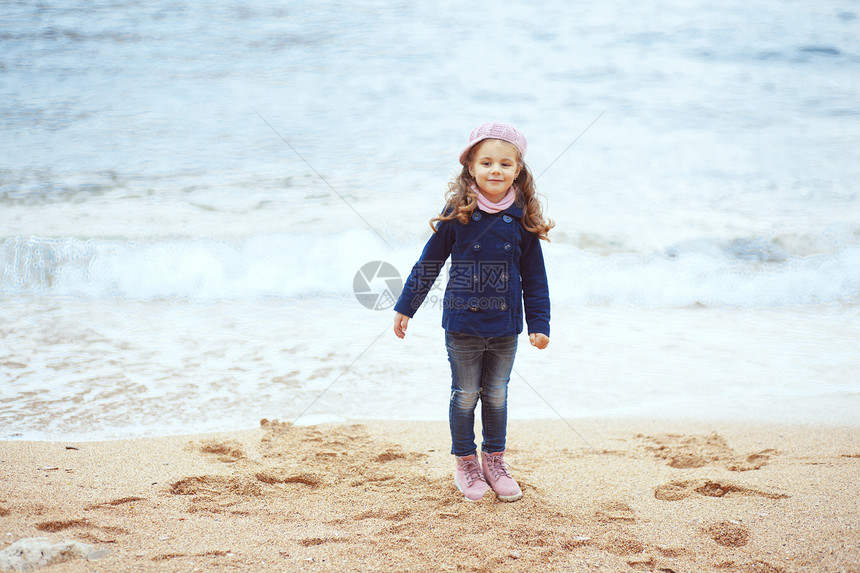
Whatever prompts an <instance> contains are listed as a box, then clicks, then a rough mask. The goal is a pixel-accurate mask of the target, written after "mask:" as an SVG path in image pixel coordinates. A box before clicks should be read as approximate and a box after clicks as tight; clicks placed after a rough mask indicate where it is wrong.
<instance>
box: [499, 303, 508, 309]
mask: <svg viewBox="0 0 860 573" xmlns="http://www.w3.org/2000/svg"><path fill="white" fill-rule="evenodd" d="M499 309H501V310H508V305H507V304H505V303H502V304H500V305H499Z"/></svg>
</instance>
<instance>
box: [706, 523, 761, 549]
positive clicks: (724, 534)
mask: <svg viewBox="0 0 860 573" xmlns="http://www.w3.org/2000/svg"><path fill="white" fill-rule="evenodd" d="M702 531H703V532H704V533H705V534H706V535H707V536H708V537H710V538H711V539H713V540H714V541H716V542H717V543H719V544H720V545H723V546H725V547H743V546H744V545H746V544H747V543H748V542H749V539H750V531H749V529H747V527H746V526H745V525H744V524H742V523H741V522H739V521H734V520H732V521H718V522H716V523H711V524H710V525H707V526H706V527H704V528H703V530H702Z"/></svg>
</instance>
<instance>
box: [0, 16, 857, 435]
mask: <svg viewBox="0 0 860 573" xmlns="http://www.w3.org/2000/svg"><path fill="white" fill-rule="evenodd" d="M0 12H2V17H0V47H2V49H1V50H0V102H2V105H0V130H2V131H0V133H2V138H0V337H2V338H0V437H2V438H10V437H14V438H47V439H59V438H66V437H78V438H86V439H97V438H107V437H123V436H140V435H156V434H165V433H179V432H194V431H204V430H227V429H237V428H245V427H249V426H252V425H254V424H255V423H256V422H257V420H258V419H259V418H261V417H273V418H281V419H285V420H295V421H297V422H299V423H302V422H305V423H307V422H312V421H318V420H331V419H347V418H399V419H444V418H445V417H446V415H447V401H448V385H449V383H450V382H449V379H448V365H447V360H446V357H445V352H444V347H443V342H442V336H441V329H440V328H439V320H440V310H439V308H438V296H439V295H440V294H441V292H442V291H441V288H442V287H441V282H440V285H438V286H437V288H436V289H434V291H433V292H431V296H430V297H429V298H428V302H427V304H426V306H425V308H422V309H421V310H420V311H419V313H418V314H417V315H416V317H415V319H414V320H413V321H411V322H410V330H409V334H408V336H407V338H406V339H405V340H403V341H400V340H397V339H396V338H394V336H393V334H392V333H391V328H390V323H391V319H392V311H391V302H392V297H393V296H396V294H397V293H396V289H397V284H398V281H399V280H401V279H402V278H404V277H405V276H406V274H408V272H409V269H410V267H411V265H412V264H413V263H414V261H415V260H416V258H417V257H418V255H419V253H420V250H421V248H422V245H423V243H424V241H425V240H426V239H427V237H428V236H429V233H430V227H429V226H428V220H429V219H430V218H431V217H432V216H433V215H434V214H435V213H437V212H438V211H439V209H441V207H442V203H443V194H444V191H445V188H446V182H447V181H448V180H449V179H450V178H451V177H452V176H453V175H455V174H456V172H457V171H458V167H459V165H458V164H457V160H456V158H457V156H458V154H459V152H460V150H461V148H462V147H463V145H464V144H465V142H466V139H467V135H468V132H469V131H470V130H471V128H472V127H474V126H475V125H477V124H479V123H483V122H484V121H489V120H501V121H508V122H510V123H513V124H515V125H516V126H517V127H519V128H520V129H521V130H522V131H523V132H524V133H525V134H526V135H527V137H528V138H529V148H528V153H527V161H528V163H529V166H530V168H531V169H532V171H533V173H534V175H535V176H536V177H537V183H538V189H539V191H540V192H541V194H542V197H543V198H542V200H543V203H544V206H545V208H546V212H547V214H548V215H549V216H550V217H551V218H552V219H553V220H554V221H555V222H556V227H555V229H554V230H553V231H552V232H551V234H550V237H551V239H552V242H551V243H545V244H544V254H545V257H546V261H547V269H548V274H549V280H550V290H551V295H552V302H553V321H552V333H551V344H550V347H549V349H547V350H546V351H543V352H540V351H537V350H536V349H533V348H530V347H529V346H528V342H527V339H526V338H525V337H524V336H523V337H522V338H521V339H520V352H519V355H518V358H517V365H516V366H515V373H514V376H513V377H512V381H511V401H510V411H511V416H513V417H520V418H541V417H555V416H561V417H564V418H566V419H575V418H577V417H583V416H600V415H648V416H661V415H662V416H668V415H680V414H686V415H702V416H704V415H708V414H713V413H714V412H715V411H718V412H721V413H723V414H725V415H732V416H743V417H746V418H751V419H764V418H768V417H770V418H778V419H781V420H793V421H796V420H797V419H798V415H799V412H800V411H801V410H804V411H806V410H809V407H808V406H809V405H812V404H822V405H823V406H822V407H821V408H819V410H818V411H820V412H821V415H820V416H818V417H817V418H816V417H815V416H812V417H809V415H808V414H807V417H806V418H803V419H806V420H812V421H820V420H823V419H825V418H826V419H834V418H833V416H835V419H836V420H837V421H838V422H840V423H842V422H846V423H858V422H860V414H858V409H857V407H858V405H860V400H858V397H860V380H858V375H857V372H858V371H860V310H858V309H860V306H859V305H858V300H860V184H858V183H857V182H858V181H860V40H858V38H860V10H858V8H857V6H856V4H855V3H853V2H850V1H847V0H843V1H838V0H834V1H830V2H824V3H818V4H816V5H815V6H812V5H810V4H808V3H802V2H780V3H774V2H765V1H755V2H724V3H718V4H714V3H706V2H677V1H668V0H667V1H663V2H657V3H650V4H647V5H642V4H641V3H637V2H633V1H618V2H610V3H604V4H601V5H588V6H586V5H576V4H571V3H567V2H561V1H547V2H540V3H531V4H529V5H527V6H526V5H521V4H509V5H508V4H499V5H494V6H493V8H492V9H491V10H488V9H487V8H486V7H483V8H482V7H479V6H467V5H462V4H460V3H450V4H442V5H440V4H438V3H437V4H433V5H427V6H424V5H421V4H417V5H413V4H408V3H394V2H359V3H340V2H317V3H302V2H287V1H273V2H265V3H263V2H259V3H241V2H226V1H213V2H207V3H199V4H198V3H188V4H184V3H177V2H166V1H164V2H162V1H158V0H156V1H153V2H147V3H119V2H116V3H99V2H96V3H93V2H76V1H66V2H43V3H40V4H32V3H27V2H6V3H3V4H1V5H0ZM368 263H374V264H371V265H369V266H366V265H368ZM381 263H388V265H390V267H385V268H393V269H394V270H395V273H394V275H391V274H389V275H384V274H380V273H379V270H380V269H381V268H383V267H382V265H381ZM442 281H444V277H443V279H442ZM356 293H358V295H359V296H358V297H357V296H356ZM362 295H363V296H362ZM368 295H370V296H368ZM374 295H378V296H377V297H376V298H374ZM792 405H794V406H792ZM798 405H804V408H800V407H798Z"/></svg>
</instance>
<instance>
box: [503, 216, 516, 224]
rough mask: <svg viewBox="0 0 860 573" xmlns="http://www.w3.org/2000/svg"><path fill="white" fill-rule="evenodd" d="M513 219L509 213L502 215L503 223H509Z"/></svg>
mask: <svg viewBox="0 0 860 573" xmlns="http://www.w3.org/2000/svg"><path fill="white" fill-rule="evenodd" d="M513 220H514V219H513V217H511V216H510V215H502V221H504V222H505V223H510V222H511V221H513Z"/></svg>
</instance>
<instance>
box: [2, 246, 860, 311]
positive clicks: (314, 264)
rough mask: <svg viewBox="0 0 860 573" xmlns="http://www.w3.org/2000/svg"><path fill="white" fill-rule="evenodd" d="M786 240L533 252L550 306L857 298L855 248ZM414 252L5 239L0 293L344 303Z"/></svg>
mask: <svg viewBox="0 0 860 573" xmlns="http://www.w3.org/2000/svg"><path fill="white" fill-rule="evenodd" d="M591 241H592V242H593V243H598V244H599V243H600V241H599V240H597V239H594V238H592V239H591ZM788 242H789V241H787V240H786V239H782V241H781V242H780V241H774V240H769V241H766V240H763V239H756V240H753V239H743V240H741V239H735V240H730V241H710V240H701V241H689V242H686V243H684V244H682V245H678V246H676V247H673V248H671V249H668V250H666V251H664V252H655V253H636V252H619V251H614V252H609V253H606V252H601V248H600V247H598V248H594V247H593V246H592V250H584V249H582V248H579V247H576V246H574V245H572V244H569V243H568V244H564V243H561V244H559V243H551V244H548V245H546V246H545V247H544V252H545V257H546V259H547V268H548V274H549V279H550V287H551V292H552V296H553V302H554V303H561V304H572V305H580V304H585V305H588V304H598V305H621V306H627V305H633V306H643V307H683V306H690V305H706V306H731V307H772V306H792V305H827V304H849V305H853V304H857V303H858V301H860V245H858V244H856V243H852V244H847V245H843V246H841V247H839V248H833V249H830V250H825V249H823V248H819V249H818V250H817V251H815V250H813V251H812V252H805V253H802V254H796V249H797V247H795V249H794V250H793V249H791V248H787V247H786V246H785V244H786V243H788ZM419 252H420V244H414V245H411V244H403V245H399V246H397V247H395V248H393V249H391V248H388V247H387V246H385V245H383V244H381V241H380V240H379V239H378V237H375V236H372V235H371V234H370V233H367V232H363V231H356V232H349V233H343V234H340V235H328V236H324V237H316V236H313V235H310V234H305V235H291V234H261V235H255V236H251V237H246V238H244V239H236V240H232V241H226V240H212V239H169V240H168V239H159V240H156V241H153V242H142V241H124V240H119V239H114V240H107V239H90V240H83V239H79V238H71V237H68V238H61V239H49V238H39V237H31V238H23V237H14V238H9V239H6V240H5V241H4V242H2V243H0V270H2V274H0V292H2V293H5V294H7V295H44V296H79V297H88V298H98V299H101V298H104V299H110V298H121V299H144V300H148V299H169V298H181V299H202V300H218V299H255V298H264V297H308V296H310V297H313V296H352V295H353V294H355V293H354V288H355V284H356V283H355V277H356V273H358V272H359V269H361V268H362V266H364V265H365V264H367V263H368V262H370V261H387V262H389V263H390V264H391V265H392V266H393V267H394V268H396V269H397V270H398V271H399V273H400V275H401V277H403V278H405V277H406V275H407V274H408V273H409V270H410V268H411V265H412V264H413V263H414V260H415V258H416V257H417V254H418V253H419ZM441 281H443V282H444V276H443V278H442V279H441ZM440 284H441V283H440ZM376 286H377V285H373V284H371V285H370V287H369V288H371V289H372V288H376ZM378 286H379V287H380V288H383V287H382V285H378ZM385 288H387V287H385ZM437 288H440V287H437ZM395 294H396V293H395ZM436 294H438V293H436Z"/></svg>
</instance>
